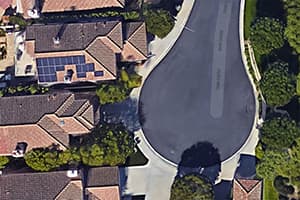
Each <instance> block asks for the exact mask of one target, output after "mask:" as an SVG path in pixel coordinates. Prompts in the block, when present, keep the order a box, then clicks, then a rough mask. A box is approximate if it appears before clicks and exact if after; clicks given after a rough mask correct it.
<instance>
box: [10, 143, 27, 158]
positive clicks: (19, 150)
mask: <svg viewBox="0 0 300 200" xmlns="http://www.w3.org/2000/svg"><path fill="white" fill-rule="evenodd" d="M26 148H27V143H25V142H18V143H17V146H16V149H15V150H13V152H12V157H15V158H21V157H23V156H24V153H25V151H26Z"/></svg>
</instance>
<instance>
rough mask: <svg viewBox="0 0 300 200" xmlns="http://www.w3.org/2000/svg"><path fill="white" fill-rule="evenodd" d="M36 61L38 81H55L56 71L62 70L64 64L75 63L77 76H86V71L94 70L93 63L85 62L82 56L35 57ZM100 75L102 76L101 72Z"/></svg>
mask: <svg viewBox="0 0 300 200" xmlns="http://www.w3.org/2000/svg"><path fill="white" fill-rule="evenodd" d="M36 63H37V70H38V76H39V82H56V81H57V76H56V72H57V71H64V70H65V65H76V72H77V77H78V78H86V72H94V71H95V66H94V64H93V63H85V57H84V56H64V57H52V58H37V59H36ZM98 76H99V75H98ZM101 76H103V72H102V75H101Z"/></svg>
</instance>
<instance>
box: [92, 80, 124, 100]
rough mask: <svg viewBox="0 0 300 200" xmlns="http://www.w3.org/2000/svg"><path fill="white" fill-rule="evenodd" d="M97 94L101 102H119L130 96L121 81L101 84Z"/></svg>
mask: <svg viewBox="0 0 300 200" xmlns="http://www.w3.org/2000/svg"><path fill="white" fill-rule="evenodd" d="M96 94H97V96H98V97H99V99H100V103H101V104H107V103H118V102H121V101H124V100H125V99H126V98H127V97H128V90H127V89H126V88H125V87H124V85H123V84H121V83H115V84H101V86H100V87H99V88H98V89H97V90H96Z"/></svg>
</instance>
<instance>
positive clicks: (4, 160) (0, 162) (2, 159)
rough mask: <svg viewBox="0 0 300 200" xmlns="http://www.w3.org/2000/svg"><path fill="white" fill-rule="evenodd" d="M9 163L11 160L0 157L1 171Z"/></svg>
mask: <svg viewBox="0 0 300 200" xmlns="http://www.w3.org/2000/svg"><path fill="white" fill-rule="evenodd" d="M7 163H9V158H8V157H6V156H0V169H3V168H4V167H5V165H6V164H7Z"/></svg>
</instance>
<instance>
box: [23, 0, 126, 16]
mask: <svg viewBox="0 0 300 200" xmlns="http://www.w3.org/2000/svg"><path fill="white" fill-rule="evenodd" d="M124 6H125V0H88V1H82V0H63V1H61V0H21V8H22V11H23V12H22V13H23V15H24V17H25V18H38V17H39V16H40V14H41V13H42V14H44V13H56V12H65V11H83V10H93V9H97V8H112V7H114V8H124Z"/></svg>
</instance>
